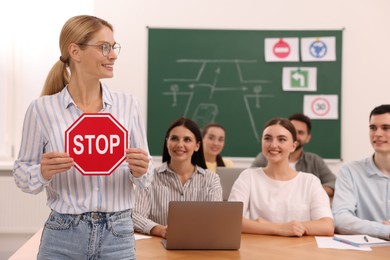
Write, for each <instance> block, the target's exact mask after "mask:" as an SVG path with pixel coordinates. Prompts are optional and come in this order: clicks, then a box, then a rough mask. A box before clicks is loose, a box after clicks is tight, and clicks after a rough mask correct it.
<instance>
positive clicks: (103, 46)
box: [78, 42, 121, 57]
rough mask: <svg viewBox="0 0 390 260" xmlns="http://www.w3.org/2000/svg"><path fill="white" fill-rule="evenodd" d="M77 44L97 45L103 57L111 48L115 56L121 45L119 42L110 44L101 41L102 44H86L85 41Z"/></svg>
mask: <svg viewBox="0 0 390 260" xmlns="http://www.w3.org/2000/svg"><path fill="white" fill-rule="evenodd" d="M78 45H83V46H92V47H97V48H99V49H101V50H102V54H103V56H104V57H107V56H108V54H110V51H111V49H113V50H114V53H115V55H116V56H118V55H119V53H120V52H121V45H120V44H119V43H117V42H116V43H114V45H111V44H109V43H107V42H106V43H102V44H86V43H78Z"/></svg>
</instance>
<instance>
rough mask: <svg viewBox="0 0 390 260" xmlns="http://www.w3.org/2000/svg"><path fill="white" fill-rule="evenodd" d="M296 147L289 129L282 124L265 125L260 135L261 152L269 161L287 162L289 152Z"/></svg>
mask: <svg viewBox="0 0 390 260" xmlns="http://www.w3.org/2000/svg"><path fill="white" fill-rule="evenodd" d="M295 148H296V142H294V141H293V136H292V134H291V132H290V131H288V130H287V129H286V128H284V127H283V126H282V125H279V124H275V125H270V126H268V127H266V128H265V129H264V131H263V137H262V152H263V154H264V156H265V157H266V158H267V160H268V162H269V163H277V162H281V161H286V162H288V158H289V156H290V153H292V152H293V151H294V150H295Z"/></svg>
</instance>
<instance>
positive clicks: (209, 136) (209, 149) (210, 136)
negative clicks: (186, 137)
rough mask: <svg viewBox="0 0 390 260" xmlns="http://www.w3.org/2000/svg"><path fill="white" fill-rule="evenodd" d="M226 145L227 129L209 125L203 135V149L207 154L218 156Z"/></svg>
mask: <svg viewBox="0 0 390 260" xmlns="http://www.w3.org/2000/svg"><path fill="white" fill-rule="evenodd" d="M224 146H225V131H224V130H223V129H222V128H220V127H216V126H212V127H209V128H208V129H207V132H206V134H205V135H204V136H203V150H204V153H205V154H206V155H207V156H214V157H216V156H217V155H218V154H220V153H221V152H222V150H223V147H224Z"/></svg>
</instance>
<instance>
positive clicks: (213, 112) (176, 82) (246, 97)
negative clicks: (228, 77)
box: [162, 59, 274, 142]
mask: <svg viewBox="0 0 390 260" xmlns="http://www.w3.org/2000/svg"><path fill="white" fill-rule="evenodd" d="M176 63H185V64H195V65H199V67H198V71H195V77H192V78H165V79H163V82H164V83H168V84H170V85H169V91H163V92H162V95H167V96H171V97H172V103H171V106H172V107H176V106H178V99H181V98H186V99H187V103H186V107H185V109H184V113H183V116H184V117H188V116H189V112H190V111H189V109H190V107H191V105H192V102H193V98H194V94H195V90H196V89H201V88H206V89H208V90H209V95H208V98H207V100H204V102H202V103H199V104H197V105H196V104H194V105H196V108H195V111H194V113H193V114H192V117H191V118H192V119H193V120H195V121H196V122H197V123H198V124H199V126H201V127H202V126H204V125H205V124H206V123H208V122H214V121H215V119H216V117H217V116H218V114H219V108H218V104H217V103H215V102H213V99H214V98H215V96H216V95H218V93H221V92H227V91H235V92H238V93H242V98H243V103H244V104H245V110H246V111H247V116H248V120H249V123H250V125H251V129H252V131H253V134H254V136H255V138H256V140H257V141H258V142H260V140H261V139H260V138H261V137H260V136H259V134H258V131H257V129H256V124H255V120H254V112H256V113H259V111H258V110H261V102H260V100H261V99H262V98H274V95H268V94H263V90H264V89H265V88H266V85H267V84H269V83H271V81H269V80H264V79H245V78H244V77H243V68H242V66H243V65H245V64H255V63H257V60H241V59H232V60H227V59H178V60H176ZM211 64H213V65H214V66H215V67H216V68H215V69H213V71H211V73H212V74H211V78H212V80H211V82H202V76H203V75H204V74H205V71H206V70H207V66H208V65H211ZM224 64H233V65H234V66H235V71H236V73H237V78H238V83H236V85H233V86H226V85H223V84H222V83H218V81H219V79H220V76H221V74H222V73H223V71H222V70H223V68H222V67H223V65H224ZM209 73H210V72H209ZM248 91H252V92H253V93H248ZM250 100H252V102H250ZM250 104H255V105H254V106H251V105H250ZM252 107H254V108H255V109H256V110H257V111H252V110H253V108H252Z"/></svg>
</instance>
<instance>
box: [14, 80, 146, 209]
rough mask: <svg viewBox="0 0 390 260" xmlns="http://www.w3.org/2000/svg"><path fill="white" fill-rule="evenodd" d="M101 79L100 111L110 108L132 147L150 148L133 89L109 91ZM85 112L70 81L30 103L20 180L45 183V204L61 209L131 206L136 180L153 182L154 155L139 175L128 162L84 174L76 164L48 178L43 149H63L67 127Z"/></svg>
mask: <svg viewBox="0 0 390 260" xmlns="http://www.w3.org/2000/svg"><path fill="white" fill-rule="evenodd" d="M101 85H102V93H103V109H102V110H101V112H104V113H111V114H112V115H113V116H114V117H115V118H116V119H117V120H118V121H119V122H120V123H121V124H122V125H123V126H124V127H125V128H126V129H127V131H128V138H129V140H128V143H129V147H137V148H142V149H144V150H145V151H147V152H149V150H148V144H147V140H146V133H145V128H144V123H143V121H142V119H141V117H140V115H141V112H140V107H139V103H138V99H137V98H135V97H133V96H132V95H129V94H123V93H115V92H110V91H109V89H108V88H107V86H105V85H104V84H101ZM82 113H83V112H82V111H81V110H79V109H78V108H77V106H76V104H75V103H74V101H73V100H72V98H71V96H70V94H69V92H68V88H67V87H65V88H64V89H63V90H62V91H61V92H59V93H57V94H54V95H50V96H43V97H40V98H38V99H36V100H34V101H33V102H32V103H31V104H30V106H29V107H28V109H27V112H26V115H25V119H24V123H23V132H22V141H21V146H20V151H19V155H18V158H17V160H16V161H15V164H14V178H15V182H16V185H17V186H18V187H19V188H20V189H21V190H23V191H24V192H27V193H32V194H37V193H39V192H41V191H43V190H44V189H45V188H46V194H47V205H48V206H49V207H50V208H51V209H53V210H55V211H57V212H59V213H63V214H81V213H84V212H90V211H100V212H115V211H122V210H126V209H130V208H132V207H133V205H132V204H133V202H132V200H133V198H134V191H133V183H134V184H136V185H138V186H140V187H147V186H149V185H150V182H151V179H152V174H153V164H152V161H151V160H150V163H149V169H148V171H147V173H146V174H145V175H143V176H141V177H138V178H136V177H134V176H133V175H132V174H131V173H130V170H129V167H128V164H127V163H126V162H124V163H122V164H121V165H120V166H119V167H118V168H117V169H116V170H115V171H114V172H113V173H111V175H109V176H84V175H82V174H81V173H80V172H79V171H78V170H77V169H76V168H75V167H72V168H71V169H70V170H68V171H67V172H65V173H61V174H56V175H54V176H53V178H52V179H51V180H50V181H47V180H45V179H44V178H43V177H42V174H41V169H40V161H41V157H42V154H43V153H46V152H64V151H65V140H64V139H65V131H66V130H67V129H68V127H69V126H70V125H72V123H73V122H74V121H75V120H77V118H78V117H79V116H80V115H81V114H82ZM149 157H150V156H149ZM150 159H151V158H150Z"/></svg>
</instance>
